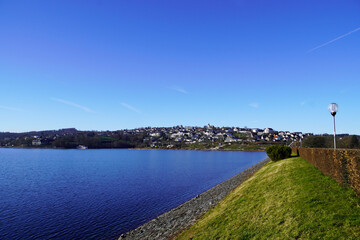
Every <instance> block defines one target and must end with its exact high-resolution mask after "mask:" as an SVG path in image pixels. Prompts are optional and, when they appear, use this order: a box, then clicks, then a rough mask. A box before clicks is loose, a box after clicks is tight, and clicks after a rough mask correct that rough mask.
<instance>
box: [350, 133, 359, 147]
mask: <svg viewBox="0 0 360 240" xmlns="http://www.w3.org/2000/svg"><path fill="white" fill-rule="evenodd" d="M349 147H350V148H358V147H359V139H358V138H357V136H355V135H352V136H351V140H350V146H349Z"/></svg>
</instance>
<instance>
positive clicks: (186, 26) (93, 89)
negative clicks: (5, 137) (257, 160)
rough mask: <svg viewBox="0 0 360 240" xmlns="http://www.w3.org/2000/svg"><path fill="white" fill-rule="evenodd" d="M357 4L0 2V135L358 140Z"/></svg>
mask: <svg viewBox="0 0 360 240" xmlns="http://www.w3.org/2000/svg"><path fill="white" fill-rule="evenodd" d="M359 13H360V2H359V1H358V0H353V1H347V0H343V1H340V0H338V1H332V0H326V1H322V0H321V1H309V0H304V1H283V0H281V1H277V0H274V1H265V0H262V1H260V0H255V1H254V0H251V1H250V0H228V1H220V0H219V1H212V0H204V1H196V0H191V1H188V0H181V1H172V0H163V1H159V0H151V1H149V0H143V1H139V0H131V1H130V0H120V1H100V0H98V1H90V0H86V1H85V0H84V1H76V0H71V1H65V0H61V1H60V0H59V1H55V0H54V1H48V0H43V1H40V0H34V1H25V0H24V1H17V0H0V90H1V94H0V119H1V121H0V131H16V132H19V131H29V130H45V129H59V128H68V127H76V128H78V129H81V130H117V129H124V128H136V127H146V126H174V125H185V126H203V125H205V124H207V123H210V124H213V125H215V126H239V127H244V126H247V127H258V128H264V127H272V128H274V129H277V130H290V131H302V132H313V133H331V132H332V119H331V115H330V113H329V112H328V110H327V106H328V105H329V103H331V102H336V103H338V104H339V108H340V111H339V113H338V115H337V128H338V132H341V133H350V134H360V111H359V105H358V103H360V94H359V90H360V31H359V30H360V29H359V28H360V14H359Z"/></svg>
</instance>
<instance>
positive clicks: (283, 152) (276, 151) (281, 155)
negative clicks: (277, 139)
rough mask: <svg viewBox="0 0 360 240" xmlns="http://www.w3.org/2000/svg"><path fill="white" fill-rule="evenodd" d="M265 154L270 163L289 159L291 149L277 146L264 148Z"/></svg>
mask: <svg viewBox="0 0 360 240" xmlns="http://www.w3.org/2000/svg"><path fill="white" fill-rule="evenodd" d="M266 154H267V155H268V157H269V158H270V159H271V160H272V161H279V160H281V159H285V158H289V157H290V156H291V148H290V147H285V146H279V145H272V146H269V147H267V148H266Z"/></svg>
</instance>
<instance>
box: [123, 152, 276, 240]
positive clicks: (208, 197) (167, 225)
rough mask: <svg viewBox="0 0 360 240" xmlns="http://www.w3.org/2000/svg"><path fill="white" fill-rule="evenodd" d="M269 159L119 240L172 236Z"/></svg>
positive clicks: (194, 220)
mask: <svg viewBox="0 0 360 240" xmlns="http://www.w3.org/2000/svg"><path fill="white" fill-rule="evenodd" d="M269 161H270V159H269V158H267V159H265V160H263V161H261V162H259V163H257V164H255V165H254V166H252V167H250V168H248V169H246V170H244V171H242V172H241V173H239V174H237V175H235V176H234V177H232V178H230V179H228V180H226V181H224V182H222V183H220V184H218V185H216V186H215V187H213V188H211V189H209V190H207V191H206V192H203V193H201V194H200V195H197V196H196V197H194V198H193V199H191V200H189V201H187V202H185V203H183V204H181V205H180V206H178V207H176V208H174V209H172V210H170V211H168V212H166V213H164V214H162V215H160V216H158V217H156V218H154V219H153V220H151V221H149V222H147V223H145V224H143V225H141V226H140V227H138V228H135V229H134V230H131V231H129V232H127V233H126V234H122V235H121V236H120V238H119V240H124V239H125V240H128V239H170V238H172V237H174V236H175V235H176V234H178V233H179V232H180V231H182V230H184V229H186V228H188V227H190V226H191V225H193V224H194V223H195V222H196V220H197V219H199V218H200V217H201V216H202V215H203V214H204V213H206V212H207V211H208V210H210V208H212V207H214V206H215V205H216V204H217V203H218V202H219V201H220V200H222V199H223V198H224V197H225V196H226V195H227V194H229V193H230V192H231V191H232V190H233V189H234V188H236V187H237V186H238V185H240V184H241V183H242V182H244V181H245V180H246V179H248V178H249V177H250V176H251V175H253V174H254V173H255V172H256V171H257V170H259V169H260V168H261V167H262V166H264V165H265V164H266V163H267V162H269Z"/></svg>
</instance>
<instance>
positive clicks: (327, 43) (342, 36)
mask: <svg viewBox="0 0 360 240" xmlns="http://www.w3.org/2000/svg"><path fill="white" fill-rule="evenodd" d="M359 30H360V27H359V28H356V29H355V30H352V31H351V32H348V33H346V34H344V35H341V36H339V37H337V38H335V39H333V40H331V41H328V42H326V43H324V44H321V45H319V46H317V47H314V48H313V49H310V50H309V51H308V52H307V53H310V52H312V51H315V50H316V49H319V48H321V47H324V46H326V45H329V44H330V43H333V42H335V41H337V40H339V39H342V38H344V37H346V36H348V35H350V34H352V33H354V32H357V31H359Z"/></svg>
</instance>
